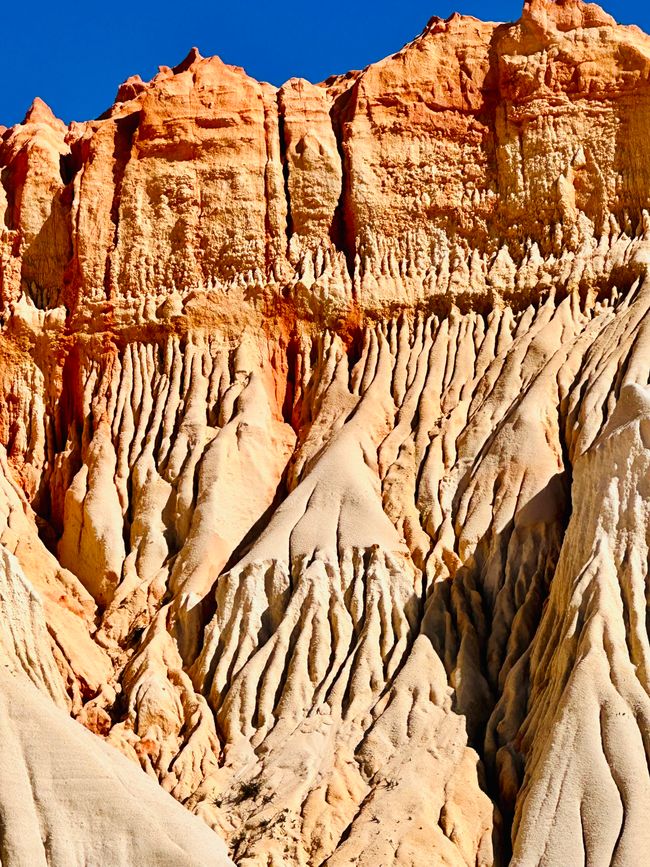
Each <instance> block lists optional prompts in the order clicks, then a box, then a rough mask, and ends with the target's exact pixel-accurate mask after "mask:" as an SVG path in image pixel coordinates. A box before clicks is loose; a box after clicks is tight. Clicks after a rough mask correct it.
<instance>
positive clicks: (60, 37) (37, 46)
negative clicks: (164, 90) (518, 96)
mask: <svg viewBox="0 0 650 867" xmlns="http://www.w3.org/2000/svg"><path fill="white" fill-rule="evenodd" d="M521 5H522V2H521V0H517V2H515V0H483V2H480V0H397V2H395V0H390V2H387V0H349V2H348V3H346V4H342V3H340V4H332V3H324V2H322V0H301V2H299V3H289V2H284V3H277V2H273V0H265V2H263V0H250V2H238V0H226V2H224V0H213V2H204V0H194V2H188V0H174V2H167V0H158V2H155V3H154V2H151V0H135V2H132V3H129V4H117V3H110V2H107V0H99V2H98V0H90V2H89V3H87V4H84V5H82V4H76V3H70V4H60V3H53V2H52V0H47V2H44V0H13V2H9V3H7V4H6V6H5V8H4V9H3V13H2V29H1V32H0V52H1V56H2V60H3V64H2V65H3V71H4V76H3V82H2V86H1V87H0V124H5V125H11V124H13V123H16V122H18V121H19V120H21V119H22V118H23V116H24V114H25V111H26V110H27V108H28V106H29V105H30V103H31V101H32V99H33V98H34V96H40V97H41V98H42V99H44V100H45V101H46V102H47V103H48V104H49V105H50V106H51V107H52V109H53V110H54V112H55V113H56V114H57V115H58V116H59V117H62V118H63V119H64V120H65V121H66V122H69V121H70V120H87V119H89V118H92V117H96V116H97V115H99V114H101V112H102V111H104V110H105V109H106V108H107V107H108V106H109V105H110V104H111V103H112V102H113V98H114V96H115V92H116V90H117V86H118V84H119V83H120V82H121V81H123V80H124V79H125V78H127V77H128V76H129V75H132V74H133V73H136V72H137V73H139V74H140V75H141V76H142V77H143V78H144V79H149V78H151V77H152V76H153V75H155V73H156V71H157V67H158V65H159V64H164V65H167V66H173V65H175V64H176V63H178V62H179V61H180V60H182V59H183V57H184V56H185V55H186V54H187V52H188V50H189V49H190V48H191V47H192V45H196V46H197V47H198V48H199V50H200V51H201V53H202V54H203V55H205V56H207V55H211V54H218V55H219V56H220V57H221V58H222V59H223V60H225V61H226V62H228V63H234V64H236V65H238V66H243V67H244V68H245V69H246V71H247V72H248V73H249V74H251V75H253V76H255V77H256V78H259V79H263V80H265V81H270V82H272V83H273V84H281V83H282V82H283V81H286V79H287V78H290V77H291V76H292V75H299V76H302V77H304V78H308V79H310V80H312V81H320V80H322V79H323V78H326V77H327V76H328V75H330V74H332V73H339V72H345V71H347V70H348V69H359V68H362V67H364V66H366V65H367V64H368V63H371V62H372V61H374V60H379V59H380V58H382V57H384V56H385V55H387V54H391V53H393V52H395V51H397V50H398V49H399V48H400V47H401V46H402V45H403V44H404V43H405V42H408V41H409V40H410V39H412V38H413V37H414V36H416V35H417V34H418V33H419V32H420V31H421V30H422V28H423V27H424V25H425V24H426V22H427V21H428V19H429V18H430V17H431V16H432V15H439V16H441V17H445V18H446V17H447V16H448V15H449V14H451V13H452V12H453V11H459V12H464V13H466V14H471V15H476V16H477V17H481V18H484V19H488V20H492V21H512V20H515V19H516V18H518V17H519V14H520V11H521ZM604 5H605V8H606V9H607V11H608V12H610V13H611V14H612V15H614V17H616V18H617V19H618V20H619V21H621V22H623V23H635V24H638V25H639V26H641V27H643V29H644V30H646V31H649V32H650V4H648V3H647V0H627V2H622V0H609V2H607V3H606V4H604Z"/></svg>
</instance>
